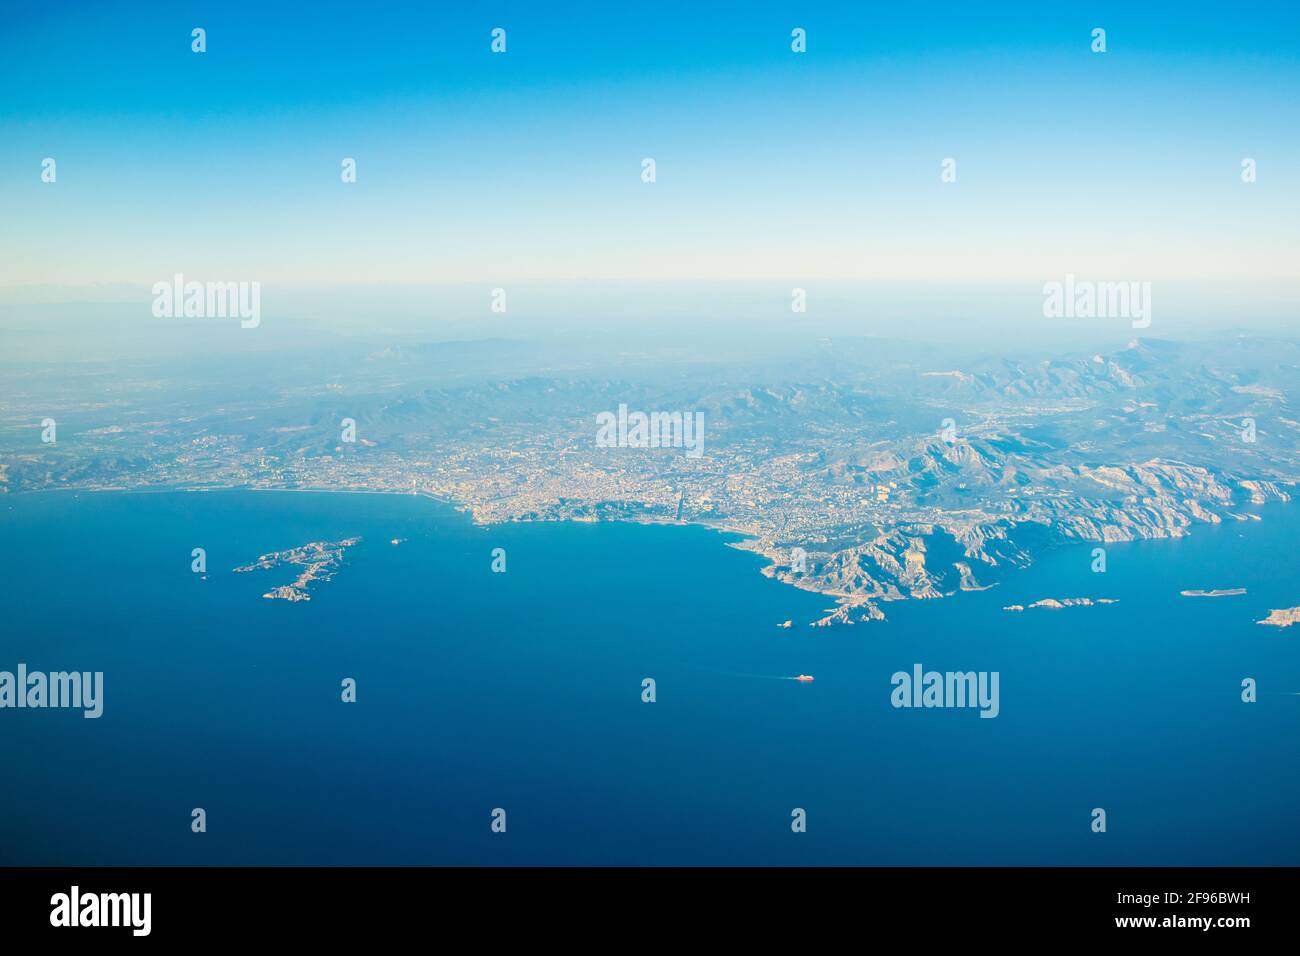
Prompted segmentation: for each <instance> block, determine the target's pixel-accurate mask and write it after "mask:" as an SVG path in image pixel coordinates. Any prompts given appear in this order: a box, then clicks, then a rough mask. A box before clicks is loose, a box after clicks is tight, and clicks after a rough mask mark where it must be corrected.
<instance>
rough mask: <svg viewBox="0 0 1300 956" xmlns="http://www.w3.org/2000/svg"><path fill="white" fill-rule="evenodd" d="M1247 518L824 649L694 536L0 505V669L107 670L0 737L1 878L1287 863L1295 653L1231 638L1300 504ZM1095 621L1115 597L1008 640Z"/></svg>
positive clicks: (248, 501) (1290, 553) (20, 716)
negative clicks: (24, 874)
mask: <svg viewBox="0 0 1300 956" xmlns="http://www.w3.org/2000/svg"><path fill="white" fill-rule="evenodd" d="M1257 510H1258V511H1259V513H1260V514H1261V515H1262V516H1263V519H1264V520H1263V521H1260V522H1254V521H1251V522H1233V521H1229V522H1226V523H1224V524H1222V525H1218V526H1208V525H1201V526H1196V527H1195V528H1194V529H1193V534H1192V535H1191V536H1189V537H1187V538H1184V539H1180V540H1172V541H1149V542H1137V543H1132V544H1117V545H1111V546H1110V547H1109V548H1108V570H1107V572H1106V573H1104V574H1094V573H1093V572H1092V571H1091V569H1090V566H1091V562H1092V558H1091V554H1090V552H1091V549H1092V545H1091V544H1087V545H1083V544H1081V545H1076V546H1068V547H1060V548H1058V549H1056V550H1054V551H1050V552H1048V553H1046V554H1044V555H1042V556H1040V558H1039V560H1038V561H1037V563H1036V564H1035V565H1034V566H1033V567H1031V568H1029V569H1027V570H1024V571H1020V572H1011V573H1009V574H1007V576H1006V577H1005V578H1004V580H1003V581H1002V583H1001V584H999V585H998V586H997V587H994V588H992V589H991V590H988V591H983V592H972V593H964V594H959V595H956V596H954V597H952V598H949V599H944V600H935V601H912V602H900V603H894V604H889V605H885V607H884V610H885V612H886V614H887V616H888V620H887V621H886V622H883V623H868V624H858V625H854V626H852V627H838V628H812V627H808V626H807V623H808V622H809V621H811V620H814V619H816V618H817V617H820V616H822V613H823V609H824V608H829V607H831V602H830V601H828V600H826V599H824V598H821V597H818V596H817V595H814V594H809V593H807V592H802V591H799V590H797V589H794V588H791V587H789V586H787V585H784V584H781V583H779V582H775V581H772V580H769V579H767V578H765V577H763V576H762V575H761V574H760V573H759V569H760V568H761V567H762V565H763V563H764V562H763V560H762V559H761V558H759V557H757V556H755V555H753V554H750V553H747V552H744V551H740V550H737V549H735V548H730V547H727V542H728V541H734V540H736V538H735V536H732V535H727V534H723V533H720V532H716V531H713V530H710V529H705V528H696V527H675V526H651V525H632V524H611V523H603V524H551V523H545V524H542V523H539V524H514V525H506V526H500V527H491V528H483V527H477V526H475V525H473V524H472V523H471V521H470V520H469V518H468V517H467V516H466V515H465V514H463V513H461V512H458V511H456V510H454V509H452V508H451V507H449V506H447V505H445V504H441V503H438V502H434V501H432V500H429V499H426V498H420V497H413V496H384V495H366V494H326V493H305V492H304V493H299V492H245V491H229V492H204V493H193V492H191V493H158V494H132V493H117V492H112V493H107V492H106V493H72V492H50V493H41V494H34V495H14V496H8V497H0V580H3V582H4V593H5V596H6V600H5V607H4V615H3V619H0V670H9V671H12V670H14V669H15V667H16V666H17V664H18V663H20V662H22V663H25V664H26V665H27V666H28V668H29V669H30V670H44V671H57V670H79V671H103V672H104V675H105V676H104V682H105V688H104V698H105V700H104V713H103V716H102V717H101V718H100V719H98V720H86V719H84V718H83V717H82V715H81V712H80V711H77V710H50V709H47V710H15V709H5V710H0V761H3V766H4V773H3V777H4V781H5V782H4V785H3V786H0V863H2V864H6V865H12V864H33V865H34V864H51V865H53V864H100V865H107V864H475V865H497V864H794V865H806V864H891V865H892V864H904V865H906V864H958V865H965V864H993V865H1003V864H1085V865H1089V864H1120V865H1124V864H1298V863H1300V815H1298V814H1297V813H1296V810H1295V808H1296V807H1297V806H1298V805H1300V760H1297V755H1298V754H1297V751H1298V749H1300V748H1298V745H1297V740H1300V627H1296V628H1291V629H1285V630H1284V629H1277V628H1272V627H1261V626H1258V625H1256V624H1255V623H1253V622H1254V621H1255V620H1257V619H1259V618H1261V617H1264V616H1265V615H1266V614H1267V612H1268V611H1269V609H1271V608H1281V607H1291V606H1294V605H1297V604H1300V579H1297V575H1296V559H1295V553H1296V551H1295V547H1294V541H1295V539H1296V537H1297V533H1300V506H1297V505H1277V506H1270V507H1267V508H1263V509H1257ZM351 536H360V537H361V538H362V541H361V543H360V544H358V545H356V546H355V547H353V548H351V549H349V550H348V552H347V555H346V559H345V561H344V563H343V565H342V566H341V568H340V569H339V571H338V573H337V575H336V576H335V578H334V579H333V580H331V581H328V582H323V583H319V584H317V585H315V586H314V587H313V589H312V591H311V600H310V601H309V602H300V603H289V602H285V601H271V600H264V599H263V598H262V597H261V595H262V593H263V592H264V591H267V590H269V589H270V588H271V587H274V586H276V585H279V584H286V583H288V582H289V581H291V580H292V579H293V578H294V577H295V576H296V575H297V572H298V569H297V568H295V567H280V568H276V569H270V570H261V571H256V572H251V573H245V574H235V573H232V569H233V568H235V567H237V566H239V565H244V564H247V563H250V562H252V561H254V560H256V558H257V557H258V556H259V555H261V554H263V553H267V552H272V551H278V550H284V549H287V548H292V547H296V546H298V545H302V544H305V543H307V542H309V541H320V540H337V539H340V538H344V537H351ZM394 538H398V539H404V540H403V541H402V543H400V544H397V545H394V544H392V543H390V541H391V539H394ZM196 547H202V548H205V549H206V551H207V561H208V573H207V575H206V578H204V577H203V576H200V575H198V574H195V573H193V572H192V571H191V570H190V562H191V557H190V554H191V549H193V548H196ZM494 548H504V549H505V551H506V561H507V571H506V573H504V574H498V573H493V572H492V570H491V564H492V550H493V549H494ZM977 572H978V569H977ZM1232 587H1245V588H1247V589H1248V593H1247V594H1246V595H1244V596H1237V597H1221V598H1187V597H1180V596H1179V593H1178V592H1179V591H1180V590H1182V589H1184V588H1205V589H1209V588H1232ZM1084 596H1087V597H1094V598H1095V597H1109V598H1116V599H1118V600H1119V603H1118V604H1113V605H1107V606H1097V607H1081V608H1067V609H1064V610H1057V611H1052V610H1029V611H1026V612H1024V613H1012V612H1007V611H1003V610H1002V607H1003V606H1004V605H1007V604H1013V603H1018V604H1028V603H1030V602H1033V601H1035V600H1039V599H1041V598H1048V597H1054V598H1063V597H1084ZM787 619H792V620H793V621H794V622H795V624H794V626H793V627H792V628H790V629H781V628H778V627H777V626H776V625H777V624H778V623H780V622H782V621H785V620H787ZM917 663H920V664H922V665H923V666H924V668H925V669H927V670H930V669H933V670H939V671H948V670H962V671H966V670H976V671H998V672H999V673H1000V714H999V716H998V717H997V718H996V719H980V718H979V717H978V712H977V711H976V710H973V709H895V708H893V707H892V706H891V705H890V693H891V690H892V689H893V688H892V685H891V683H890V677H891V675H892V674H893V673H894V672H896V671H900V670H902V671H911V669H912V667H913V665H914V664H917ZM798 674H811V675H813V676H814V677H815V678H816V680H815V681H813V682H811V683H800V682H797V681H792V680H788V679H782V678H788V677H791V676H794V675H798ZM348 677H351V678H353V679H355V681H356V684H357V701H356V702H355V703H344V702H343V701H342V700H341V690H340V685H341V681H342V680H343V679H344V678H348ZM646 677H651V678H653V679H654V680H655V682H656V696H657V700H656V701H655V702H654V703H644V702H642V699H641V697H642V680H643V678H646ZM1245 677H1253V678H1255V679H1256V680H1257V681H1258V686H1259V699H1258V701H1257V702H1256V703H1253V704H1247V703H1243V702H1242V700H1241V681H1242V679H1243V678H1245ZM196 807H201V808H203V809H204V810H205V811H206V817H207V831H206V832H205V833H194V832H192V831H191V826H190V824H191V811H192V809H193V808H196ZM1096 807H1101V808H1104V809H1105V811H1106V814H1107V830H1106V832H1105V833H1094V832H1092V829H1091V822H1092V810H1093V808H1096ZM495 808H502V809H504V810H505V811H506V821H507V823H506V832H505V833H493V832H492V829H491V826H490V824H491V821H492V811H493V810H494V809H495ZM795 808H802V809H804V810H805V811H806V814H807V832H805V833H794V832H792V829H791V819H792V817H791V813H792V810H794V809H795Z"/></svg>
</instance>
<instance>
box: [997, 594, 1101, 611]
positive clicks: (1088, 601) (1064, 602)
mask: <svg viewBox="0 0 1300 956" xmlns="http://www.w3.org/2000/svg"><path fill="white" fill-rule="evenodd" d="M1118 603H1119V599H1118V598H1086V597H1083V598H1043V599H1042V600H1041V601H1035V602H1034V603H1033V604H1030V605H1029V607H1030V608H1036V607H1046V608H1051V609H1052V610H1059V609H1061V608H1063V607H1092V606H1093V605H1095V604H1118ZM1025 609H1026V608H1025V605H1023V604H1008V605H1007V606H1006V607H1004V608H1003V609H1002V610H1004V611H1023V610H1025Z"/></svg>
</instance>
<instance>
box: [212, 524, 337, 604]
mask: <svg viewBox="0 0 1300 956" xmlns="http://www.w3.org/2000/svg"><path fill="white" fill-rule="evenodd" d="M360 540H361V539H360V538H344V539H343V540H342V541H310V542H308V543H307V544H304V545H301V546H300V547H297V548H290V549H289V550H288V551H275V552H273V553H271V554H264V555H262V556H261V557H259V558H258V559H257V560H256V561H254V562H253V563H252V564H246V565H244V566H243V567H239V568H235V569H234V573H236V574H242V573H245V572H247V571H257V570H260V569H263V568H275V567H279V566H280V565H282V564H295V565H299V566H301V567H302V572H301V573H300V574H299V575H298V577H297V579H295V580H294V582H293V583H292V584H282V585H280V586H279V587H275V588H272V589H271V590H270V591H267V592H266V593H265V594H263V595H262V597H264V598H268V599H270V600H281V601H310V600H311V595H310V594H309V593H308V588H309V587H310V586H311V585H312V583H313V582H316V581H328V580H330V579H331V578H332V577H334V574H335V572H336V571H338V569H339V566H340V565H341V564H342V563H343V554H344V552H345V551H346V550H347V549H348V548H350V547H352V546H353V545H355V544H357V543H358V542H359V541H360Z"/></svg>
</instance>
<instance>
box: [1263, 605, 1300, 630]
mask: <svg viewBox="0 0 1300 956" xmlns="http://www.w3.org/2000/svg"><path fill="white" fill-rule="evenodd" d="M1255 623H1256V624H1267V625H1269V626H1270V627H1290V626H1291V625H1292V624H1300V607H1284V608H1280V609H1276V610H1272V611H1269V612H1268V617H1266V618H1264V619H1263V620H1262V621H1256V622H1255Z"/></svg>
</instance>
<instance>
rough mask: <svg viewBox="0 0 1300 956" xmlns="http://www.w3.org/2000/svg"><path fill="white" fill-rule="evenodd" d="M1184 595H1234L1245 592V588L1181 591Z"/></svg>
mask: <svg viewBox="0 0 1300 956" xmlns="http://www.w3.org/2000/svg"><path fill="white" fill-rule="evenodd" d="M1178 593H1179V594H1181V595H1182V596H1183V597H1232V596H1233V595H1236V594H1245V593H1246V589H1245V588H1215V589H1214V590H1213V591H1179V592H1178Z"/></svg>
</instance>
